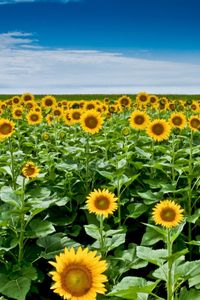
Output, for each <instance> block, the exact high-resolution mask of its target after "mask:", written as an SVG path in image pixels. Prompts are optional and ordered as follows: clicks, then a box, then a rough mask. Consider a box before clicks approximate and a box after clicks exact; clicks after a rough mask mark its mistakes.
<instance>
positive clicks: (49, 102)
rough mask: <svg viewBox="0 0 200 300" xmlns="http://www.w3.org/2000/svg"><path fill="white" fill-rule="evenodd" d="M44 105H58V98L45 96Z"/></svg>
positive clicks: (47, 106) (49, 106) (46, 106)
mask: <svg viewBox="0 0 200 300" xmlns="http://www.w3.org/2000/svg"><path fill="white" fill-rule="evenodd" d="M41 101H42V107H44V108H51V107H53V106H55V105H56V98H55V97H54V96H50V95H49V96H45V97H43V98H42V100H41Z"/></svg>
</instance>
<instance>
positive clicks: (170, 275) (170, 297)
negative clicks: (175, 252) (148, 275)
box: [167, 229, 174, 300]
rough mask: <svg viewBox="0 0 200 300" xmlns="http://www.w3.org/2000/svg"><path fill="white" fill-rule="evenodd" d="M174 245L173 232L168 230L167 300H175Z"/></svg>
mask: <svg viewBox="0 0 200 300" xmlns="http://www.w3.org/2000/svg"><path fill="white" fill-rule="evenodd" d="M172 245H173V242H172V240H171V231H170V229H167V254H168V263H167V300H174V272H173V262H172V261H171V255H172Z"/></svg>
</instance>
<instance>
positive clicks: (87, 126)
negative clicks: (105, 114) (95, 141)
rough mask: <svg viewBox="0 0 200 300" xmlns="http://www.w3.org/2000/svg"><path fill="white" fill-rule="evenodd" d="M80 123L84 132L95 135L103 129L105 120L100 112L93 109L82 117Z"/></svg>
mask: <svg viewBox="0 0 200 300" xmlns="http://www.w3.org/2000/svg"><path fill="white" fill-rule="evenodd" d="M80 123H81V127H82V129H83V130H84V131H86V132H88V133H91V134H95V133H98V132H99V130H100V129H101V128H102V126H103V118H102V116H101V114H100V113H99V112H97V111H96V110H93V109H92V110H89V111H86V112H84V113H83V114H82V115H81V119H80Z"/></svg>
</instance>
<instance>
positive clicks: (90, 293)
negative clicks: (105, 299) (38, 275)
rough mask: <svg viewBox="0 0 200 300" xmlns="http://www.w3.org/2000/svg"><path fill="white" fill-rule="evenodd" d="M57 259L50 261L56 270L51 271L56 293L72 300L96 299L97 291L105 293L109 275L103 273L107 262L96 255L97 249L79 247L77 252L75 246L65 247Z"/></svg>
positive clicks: (53, 287)
mask: <svg viewBox="0 0 200 300" xmlns="http://www.w3.org/2000/svg"><path fill="white" fill-rule="evenodd" d="M55 259H56V262H53V261H50V264H51V265H52V266H54V267H55V271H52V272H50V275H52V279H53V280H54V284H53V285H52V287H51V289H53V290H54V293H56V294H58V295H59V296H61V297H63V299H70V300H95V299H96V296H97V293H100V294H105V292H106V289H105V287H104V282H106V281H107V277H106V276H105V275H103V274H102V273H103V272H104V271H105V270H106V267H107V264H106V261H104V260H100V256H96V251H89V250H88V248H85V249H82V248H81V247H79V248H78V250H77V252H75V250H74V248H71V249H67V248H65V249H64V253H60V254H59V255H56V257H55Z"/></svg>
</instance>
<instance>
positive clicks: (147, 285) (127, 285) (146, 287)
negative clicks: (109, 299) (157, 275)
mask: <svg viewBox="0 0 200 300" xmlns="http://www.w3.org/2000/svg"><path fill="white" fill-rule="evenodd" d="M158 282H159V281H156V282H152V281H146V280H145V279H144V278H141V277H124V278H123V279H122V281H121V282H119V283H118V284H117V285H115V286H114V287H113V289H112V291H111V292H110V293H108V296H118V297H122V298H123V299H131V300H138V293H143V294H147V295H148V294H149V293H151V292H152V291H153V289H154V288H155V287H156V285H157V284H158ZM139 299H141V298H139Z"/></svg>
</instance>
